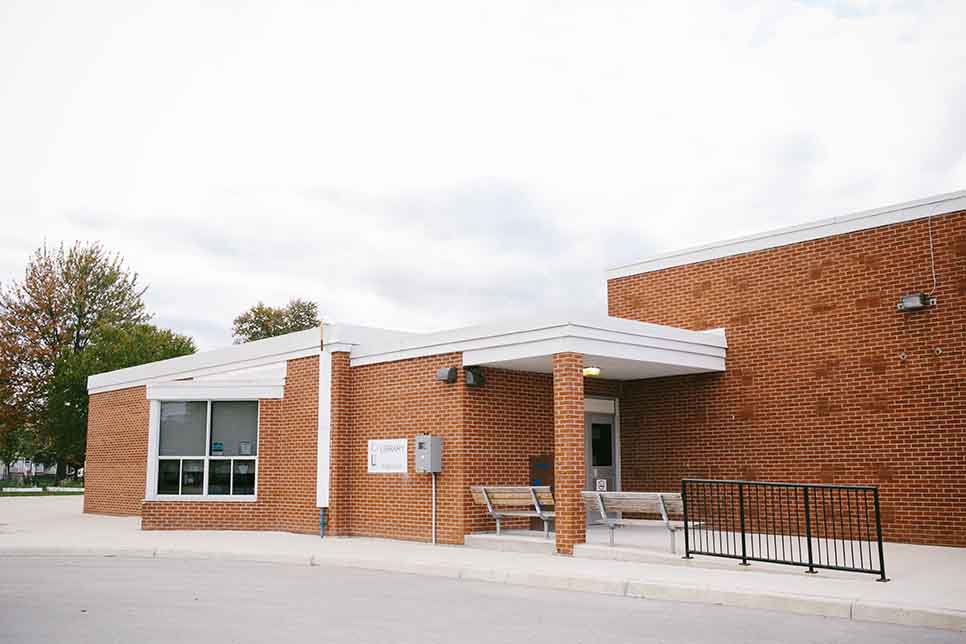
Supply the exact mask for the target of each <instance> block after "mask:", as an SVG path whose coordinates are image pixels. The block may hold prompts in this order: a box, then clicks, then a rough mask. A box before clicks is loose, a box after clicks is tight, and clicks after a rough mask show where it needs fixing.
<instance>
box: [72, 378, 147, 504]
mask: <svg viewBox="0 0 966 644" xmlns="http://www.w3.org/2000/svg"><path fill="white" fill-rule="evenodd" d="M146 395H147V394H146V391H145V388H144V387H131V388H129V389H119V390H117V391H109V392H105V393H100V394H93V395H92V396H91V397H90V402H89V405H88V413H87V460H86V462H85V464H84V479H85V485H86V492H85V494H84V512H88V513H92V514H114V515H121V516H136V515H138V514H140V513H141V502H142V501H143V500H144V478H145V471H146V468H147V456H148V408H149V404H148V400H147V397H146Z"/></svg>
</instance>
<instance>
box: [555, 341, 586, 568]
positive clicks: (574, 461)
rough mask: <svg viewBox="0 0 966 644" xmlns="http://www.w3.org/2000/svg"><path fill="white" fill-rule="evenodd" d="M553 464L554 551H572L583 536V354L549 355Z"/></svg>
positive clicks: (581, 540) (582, 540)
mask: <svg viewBox="0 0 966 644" xmlns="http://www.w3.org/2000/svg"><path fill="white" fill-rule="evenodd" d="M553 446H554V450H553V467H554V501H555V503H556V507H555V512H556V519H555V523H556V526H557V552H558V553H560V554H563V555H572V554H573V553H574V544H575V543H583V542H584V541H585V539H586V535H587V518H586V514H585V512H584V504H583V501H582V500H581V497H580V493H581V491H582V490H583V489H584V482H585V478H586V469H585V466H584V356H583V354H580V353H555V354H554V355H553Z"/></svg>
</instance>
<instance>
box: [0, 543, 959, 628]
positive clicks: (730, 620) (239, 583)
mask: <svg viewBox="0 0 966 644" xmlns="http://www.w3.org/2000/svg"><path fill="white" fill-rule="evenodd" d="M0 571H2V573H0V575H2V584H0V642H17V643H19V644H24V643H27V642H45V643H48V642H73V643H81V642H125V643H127V642H179V643H182V644H183V643H187V642H201V641H204V642H212V641H218V642H265V641H318V642H354V643H364V642H393V643H394V644H405V643H408V642H414V643H415V642H421V643H425V642H469V643H475V642H486V643H487V644H493V643H494V642H532V641H537V640H543V641H553V642H588V643H590V642H593V643H595V644H606V643H610V642H629V641H634V642H690V643H703V642H708V643H711V642H715V643H721V642H783V643H799V642H801V643H804V642H877V643H880V644H888V643H891V642H895V643H896V644H899V643H904V644H905V643H910V642H962V641H963V635H962V634H961V633H955V632H949V631H941V630H932V629H924V628H912V627H905V626H892V625H885V624H873V623H862V622H854V621H847V620H842V619H831V618H822V617H807V616H798V615H788V614H783V613H774V612H770V611H761V610H746V609H739V608H727V607H721V606H707V605H700V604H687V603H667V602H658V601H647V600H641V599H631V598H626V597H610V596H604V595H596V594H587V593H576V592H567V591H554V590H541V589H533V588H524V587H517V586H507V585H502V584H489V583H485V582H471V581H459V580H454V579H443V578H435V577H423V576H416V575H406V574H397V573H384V572H373V571H363V570H354V569H350V568H342V567H338V568H336V567H309V566H295V565H284V564H257V563H244V562H233V561H211V560H198V561H180V560H170V559H168V560H161V559H121V558H112V557H89V558H50V557H42V558H30V557H4V558H0Z"/></svg>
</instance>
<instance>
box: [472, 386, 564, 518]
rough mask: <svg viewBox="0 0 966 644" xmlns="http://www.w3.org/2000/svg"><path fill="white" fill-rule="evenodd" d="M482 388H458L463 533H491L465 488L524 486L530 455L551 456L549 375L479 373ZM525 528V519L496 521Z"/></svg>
mask: <svg viewBox="0 0 966 644" xmlns="http://www.w3.org/2000/svg"><path fill="white" fill-rule="evenodd" d="M483 373H484V376H485V377H486V384H485V385H484V386H483V387H479V388H469V387H467V388H464V410H463V432H464V438H463V446H464V450H463V458H464V466H463V467H464V481H463V492H462V497H463V513H464V515H465V517H466V519H465V526H464V527H465V530H466V533H470V532H483V531H490V530H494V529H495V525H494V521H493V520H492V519H490V518H489V516H488V515H487V514H486V508H484V507H482V506H480V505H478V504H476V503H474V502H473V499H472V496H471V495H470V493H469V486H471V485H530V457H531V456H540V455H553V450H554V437H553V377H552V375H551V374H544V373H527V372H523V371H508V370H505V369H489V368H487V369H484V370H483ZM502 524H503V526H504V527H505V528H507V529H513V528H526V527H528V525H529V521H528V520H527V519H510V520H505V521H503V522H502Z"/></svg>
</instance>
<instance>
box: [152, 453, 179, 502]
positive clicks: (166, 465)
mask: <svg viewBox="0 0 966 644" xmlns="http://www.w3.org/2000/svg"><path fill="white" fill-rule="evenodd" d="M180 476H181V461H179V460H177V459H175V460H167V459H166V460H163V461H158V494H177V493H178V478H179V477H180Z"/></svg>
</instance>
